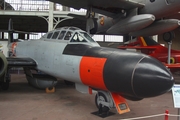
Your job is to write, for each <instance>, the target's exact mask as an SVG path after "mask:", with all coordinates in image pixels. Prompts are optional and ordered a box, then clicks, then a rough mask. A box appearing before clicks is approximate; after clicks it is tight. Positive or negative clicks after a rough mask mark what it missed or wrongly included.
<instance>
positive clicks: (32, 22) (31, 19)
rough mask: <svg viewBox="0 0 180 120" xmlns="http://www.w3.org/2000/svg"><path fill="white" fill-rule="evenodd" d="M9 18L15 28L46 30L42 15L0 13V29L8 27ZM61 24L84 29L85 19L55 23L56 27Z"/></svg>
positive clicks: (21, 29)
mask: <svg viewBox="0 0 180 120" xmlns="http://www.w3.org/2000/svg"><path fill="white" fill-rule="evenodd" d="M9 19H12V20H13V28H14V29H15V30H20V31H27V32H41V33H43V32H47V31H48V23H47V21H46V20H45V19H43V18H42V17H38V16H17V15H0V29H3V30H6V29H8V22H9ZM62 19H63V18H62ZM62 26H76V27H79V28H81V29H83V30H85V26H86V21H83V20H79V19H68V20H65V21H62V22H60V23H59V24H58V25H57V27H62ZM57 27H56V28H57Z"/></svg>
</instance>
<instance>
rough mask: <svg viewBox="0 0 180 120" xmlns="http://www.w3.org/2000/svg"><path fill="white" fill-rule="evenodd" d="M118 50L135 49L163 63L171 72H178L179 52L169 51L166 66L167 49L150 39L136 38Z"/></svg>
mask: <svg viewBox="0 0 180 120" xmlns="http://www.w3.org/2000/svg"><path fill="white" fill-rule="evenodd" d="M118 48H120V49H136V50H140V51H141V53H144V54H147V55H150V56H152V57H154V58H156V59H158V60H159V61H161V62H162V63H164V64H165V65H166V66H167V67H168V68H170V70H171V72H176V71H179V70H180V51H178V50H173V49H171V58H170V64H168V48H166V47H164V46H162V45H161V44H159V43H158V42H156V41H154V40H153V39H152V38H151V37H137V39H135V41H128V42H127V43H125V44H124V45H123V46H119V47H118Z"/></svg>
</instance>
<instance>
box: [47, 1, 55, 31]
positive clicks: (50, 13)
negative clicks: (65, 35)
mask: <svg viewBox="0 0 180 120" xmlns="http://www.w3.org/2000/svg"><path fill="white" fill-rule="evenodd" d="M53 12H54V3H53V2H49V20H48V31H51V30H53V25H54V22H53V18H54V13H53Z"/></svg>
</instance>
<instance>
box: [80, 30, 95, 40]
mask: <svg viewBox="0 0 180 120" xmlns="http://www.w3.org/2000/svg"><path fill="white" fill-rule="evenodd" d="M81 34H82V36H83V37H85V38H86V39H87V40H89V41H90V42H95V41H94V40H93V39H92V37H90V36H89V35H88V34H87V33H86V32H81Z"/></svg>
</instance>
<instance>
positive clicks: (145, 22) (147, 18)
mask: <svg viewBox="0 0 180 120" xmlns="http://www.w3.org/2000/svg"><path fill="white" fill-rule="evenodd" d="M154 20H155V17H154V15H151V14H142V15H134V16H130V17H128V18H125V19H123V20H120V21H119V22H117V23H116V24H114V25H113V26H112V27H110V28H109V29H108V30H107V31H106V33H108V34H121V35H122V34H128V33H130V32H133V31H137V30H140V29H143V28H145V27H147V26H149V25H150V24H152V23H153V22H154Z"/></svg>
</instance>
